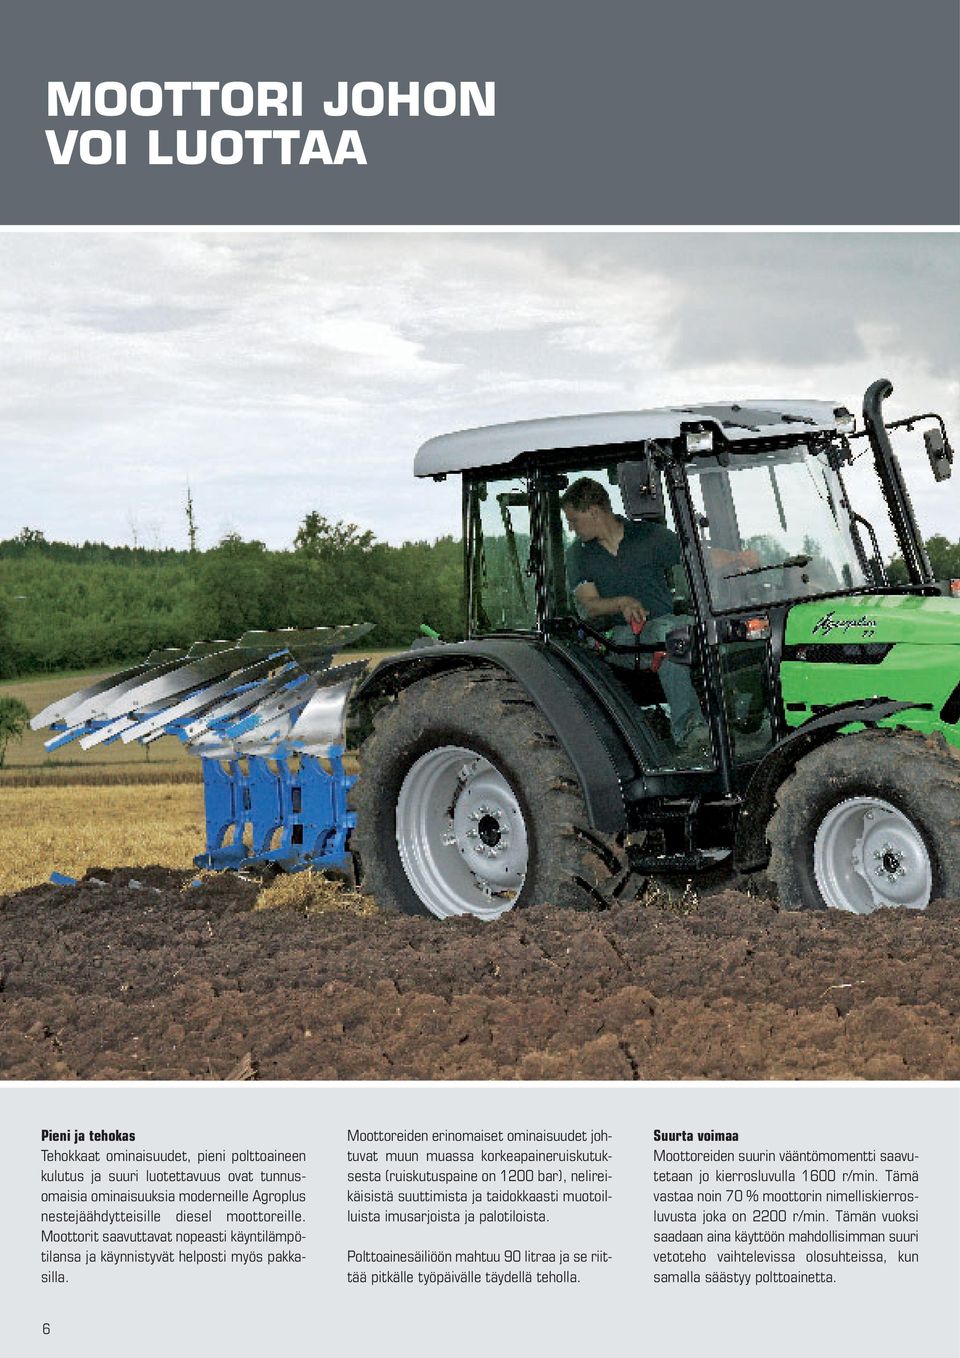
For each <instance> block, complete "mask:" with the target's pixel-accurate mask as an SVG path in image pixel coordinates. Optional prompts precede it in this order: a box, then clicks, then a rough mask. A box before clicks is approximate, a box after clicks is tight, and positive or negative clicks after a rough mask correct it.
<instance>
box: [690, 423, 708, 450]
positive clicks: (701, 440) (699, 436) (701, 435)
mask: <svg viewBox="0 0 960 1358" xmlns="http://www.w3.org/2000/svg"><path fill="white" fill-rule="evenodd" d="M712 449H713V431H712V430H710V429H690V430H688V431H687V452H688V453H709V452H711V451H712Z"/></svg>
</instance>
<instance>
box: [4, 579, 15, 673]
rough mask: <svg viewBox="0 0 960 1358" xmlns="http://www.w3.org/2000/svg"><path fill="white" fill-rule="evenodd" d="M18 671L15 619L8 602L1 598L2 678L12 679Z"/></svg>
mask: <svg viewBox="0 0 960 1358" xmlns="http://www.w3.org/2000/svg"><path fill="white" fill-rule="evenodd" d="M16 672H17V661H16V647H15V646H14V641H13V619H12V617H11V614H10V609H9V608H8V607H7V604H6V602H5V601H4V599H3V598H0V679H12V678H13V676H14V675H15V674H16Z"/></svg>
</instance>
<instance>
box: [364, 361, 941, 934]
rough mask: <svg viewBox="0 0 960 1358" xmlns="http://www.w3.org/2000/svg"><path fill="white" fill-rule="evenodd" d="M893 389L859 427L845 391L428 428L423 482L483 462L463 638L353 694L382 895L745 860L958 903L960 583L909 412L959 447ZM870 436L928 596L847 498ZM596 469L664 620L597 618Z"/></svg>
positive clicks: (661, 872)
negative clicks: (904, 439) (941, 535)
mask: <svg viewBox="0 0 960 1358" xmlns="http://www.w3.org/2000/svg"><path fill="white" fill-rule="evenodd" d="M891 391H892V387H891V385H890V383H889V382H887V381H884V380H881V381H878V382H875V383H874V384H873V385H872V386H871V387H870V389H869V390H868V392H867V393H866V396H865V398H864V404H863V421H864V428H863V429H862V430H861V431H858V430H857V428H856V421H855V419H854V417H853V416H852V415H851V414H850V413H849V411H847V410H846V409H845V408H843V407H838V406H835V405H833V404H831V403H827V402H817V401H799V402H748V401H744V402H742V403H740V404H732V405H729V406H727V405H709V406H690V407H672V408H668V409H661V410H650V411H640V412H631V413H624V414H607V415H584V416H573V417H565V418H556V419H546V420H539V421H527V422H521V423H515V424H508V425H500V426H493V427H490V428H485V429H472V430H467V431H465V432H461V433H455V434H449V435H445V436H442V437H439V438H435V439H431V440H430V441H429V442H428V443H426V444H425V445H424V446H423V447H422V448H421V449H420V451H419V453H418V455H417V459H416V464H415V473H416V475H418V476H421V477H433V478H434V479H436V480H442V479H444V478H446V477H447V476H450V475H454V474H459V475H461V476H462V479H463V537H464V550H465V569H466V609H467V622H468V628H467V635H468V640H466V641H463V642H458V643H453V644H444V643H442V642H440V641H439V639H434V638H427V639H425V640H424V642H423V643H422V644H420V645H418V646H416V647H414V648H413V649H412V650H410V651H409V652H407V653H405V654H403V655H398V656H394V657H392V658H390V659H388V660H386V661H385V662H383V663H381V664H380V665H379V666H378V668H377V669H376V670H375V671H374V672H373V673H372V675H370V676H369V677H368V678H367V679H365V680H364V681H363V682H362V684H361V685H360V687H359V688H358V690H357V691H356V692H355V693H354V695H353V698H352V705H351V711H352V716H353V721H354V723H355V724H358V725H359V726H360V727H361V729H362V730H363V731H364V732H366V739H365V740H364V742H363V744H362V748H361V751H360V761H361V768H360V777H359V781H358V783H357V786H356V788H355V789H354V793H353V796H354V806H355V811H356V828H355V830H354V832H353V837H352V845H353V847H354V849H355V850H356V851H358V853H359V858H360V861H361V863H362V885H363V889H364V890H365V891H368V892H370V893H372V894H373V895H374V896H375V897H376V899H377V900H378V901H379V902H380V903H381V904H384V905H390V906H395V907H398V908H399V909H401V910H405V911H415V912H429V913H432V914H434V915H437V916H439V917H448V916H474V917H477V918H480V919H485V920H490V919H494V918H496V917H498V916H500V915H502V914H503V913H504V912H506V911H508V910H511V909H513V908H516V907H520V906H523V907H526V906H531V905H538V904H546V903H550V904H555V905H574V906H585V907H591V906H609V905H611V904H612V903H614V902H616V901H617V900H623V899H630V898H632V897H634V896H636V895H637V894H638V892H639V891H640V890H641V889H642V888H643V885H644V883H645V881H646V880H647V879H648V878H649V877H651V876H654V877H655V876H666V877H676V876H677V875H678V874H679V875H682V876H683V877H687V878H690V879H692V880H693V881H694V882H696V879H697V876H698V874H701V873H705V872H709V873H710V874H711V876H714V877H715V876H716V873H717V870H718V869H719V868H721V867H722V866H723V865H727V866H729V867H730V868H731V869H733V870H736V871H738V872H742V873H751V872H760V871H763V870H765V871H766V873H767V875H768V876H769V877H770V878H771V879H772V880H773V882H774V883H775V884H776V887H777V889H778V892H779V897H780V901H781V904H782V905H783V906H785V907H787V908H813V909H822V908H833V909H839V910H847V911H851V912H854V913H857V914H867V913H870V912H871V911H873V910H876V909H877V908H879V907H883V906H902V907H907V908H910V909H915V910H916V909H923V908H925V907H926V906H927V905H928V904H929V902H930V901H931V900H933V899H935V898H936V897H938V896H949V897H958V898H960V835H958V826H960V757H958V749H960V725H958V723H960V599H957V598H954V597H951V584H950V583H947V584H946V585H942V584H938V583H937V582H936V581H935V580H934V578H933V573H932V571H931V567H930V562H929V560H928V557H927V553H926V550H925V547H924V543H923V540H922V538H921V536H920V532H919V530H918V528H917V524H916V521H915V518H914V514H913V510H912V506H911V503H910V498H909V495H908V492H907V488H906V485H905V482H904V478H903V474H902V471H901V467H900V464H899V461H898V459H897V457H896V455H895V454H894V451H893V447H892V444H891V440H890V436H889V432H888V429H893V428H895V427H897V426H907V427H909V428H911V429H912V428H913V427H915V426H917V425H921V424H922V425H926V426H927V428H926V432H925V434H924V440H925V445H926V451H927V454H928V457H929V460H930V464H931V468H932V470H933V474H934V476H935V477H936V479H937V480H938V481H939V480H943V479H946V478H947V477H948V476H949V475H950V472H951V464H952V457H953V454H952V450H951V448H950V444H949V442H948V440H947V433H946V429H945V427H944V424H943V421H942V419H941V418H940V417H939V416H937V415H922V416H916V417H911V418H910V419H909V420H900V421H896V422H895V423H892V424H891V425H890V426H886V425H885V423H884V420H883V415H882V410H881V407H882V403H883V401H884V400H885V399H886V397H887V396H889V394H890V393H891ZM858 440H866V443H858ZM863 452H870V453H872V460H873V467H874V470H875V473H876V477H877V480H878V482H879V487H880V489H881V491H882V493H883V499H884V501H885V504H886V509H887V511H888V513H889V517H890V521H891V525H892V529H893V532H894V534H895V536H896V541H897V544H898V547H899V552H900V555H901V556H902V560H903V563H904V566H905V569H906V573H907V576H908V583H906V584H899V585H895V584H892V583H891V581H890V580H889V578H888V574H887V570H886V568H885V566H884V562H883V559H882V557H881V552H880V548H879V545H878V539H877V535H876V532H875V530H874V527H873V526H872V525H871V523H870V522H868V520H867V519H866V518H865V517H863V515H861V514H860V513H858V512H857V510H856V509H855V508H854V506H853V504H852V503H851V500H850V496H849V495H848V490H847V484H846V479H848V473H849V468H850V466H851V464H852V462H853V461H854V459H855V458H857V457H859V456H860V454H861V453H863ZM586 483H589V485H590V486H591V487H592V488H595V487H596V486H598V485H599V486H602V487H603V488H604V492H605V495H606V497H607V503H608V505H609V512H610V513H611V514H612V515H613V517H614V518H615V519H616V521H617V522H618V523H619V524H620V525H621V526H622V527H621V529H620V530H618V532H620V533H621V534H626V533H628V532H629V535H630V536H629V541H631V542H633V541H634V539H636V540H637V541H638V542H639V544H640V548H641V549H642V547H643V543H644V542H648V543H650V544H654V545H656V544H659V547H658V548H657V552H655V553H654V559H655V565H656V568H657V570H658V571H659V572H660V576H661V580H660V585H659V586H658V588H660V589H662V590H665V591H667V593H666V595H665V598H666V602H665V603H661V605H660V606H659V608H658V612H659V613H660V614H661V615H662V614H663V613H665V612H667V611H668V612H669V622H668V623H667V624H666V625H664V618H663V616H660V617H659V618H658V619H657V624H658V625H657V626H656V627H650V628H647V627H645V626H644V625H643V623H644V619H643V617H642V611H641V613H640V615H639V616H634V617H633V618H632V619H629V618H628V614H629V613H630V612H631V609H630V608H626V609H625V611H624V612H623V615H622V616H618V615H617V614H616V613H615V612H611V611H607V612H606V613H601V612H600V611H598V608H597V607H594V608H592V609H591V608H590V607H589V606H585V602H584V591H583V590H582V589H579V590H578V589H576V588H575V585H576V581H575V579H574V578H573V576H572V574H571V561H572V560H575V559H576V552H577V550H578V539H577V538H576V536H575V535H574V533H573V532H572V531H571V523H573V524H574V525H575V524H576V515H575V513H574V514H571V513H570V512H569V508H570V502H571V497H573V500H574V502H575V494H574V492H573V491H572V490H571V488H572V487H574V488H575V487H577V486H578V485H580V486H582V485H583V484H586ZM590 493H591V494H592V495H593V496H594V497H598V492H597V491H596V489H591V491H590ZM599 498H600V499H601V500H602V499H603V496H602V495H601V496H599ZM565 510H566V511H567V512H566V513H565ZM600 512H601V513H605V512H606V511H605V510H602V509H601V511H600ZM631 525H646V527H647V529H648V530H649V532H648V536H647V537H646V538H644V536H643V534H642V533H639V535H638V534H637V533H636V532H634V529H633V528H632V527H631ZM627 540H628V538H627V537H624V538H623V541H627ZM664 544H672V550H668V551H667V552H666V554H664V553H663V551H661V550H660V548H662V547H663V545H664ZM580 545H581V548H582V545H583V544H582V543H581V544H580ZM604 550H605V549H604ZM620 550H621V551H623V550H624V549H623V548H622V547H621V548H620ZM657 553H659V554H657ZM614 555H615V553H614ZM641 555H642V550H641ZM594 561H595V562H598V561H599V558H597V557H596V551H594ZM591 569H593V570H594V573H595V574H596V573H598V572H600V571H602V569H603V567H602V565H596V566H595V568H591ZM573 574H576V571H574V573H573ZM588 574H589V571H588ZM647 579H648V580H649V576H648V577H647ZM958 587H960V582H954V584H953V586H952V588H953V589H957V588H958ZM593 593H594V594H595V593H596V591H593ZM615 602H616V601H614V603H615ZM591 603H593V604H594V605H596V600H591V599H587V600H586V605H590V604H591ZM610 607H611V609H612V608H613V607H614V605H613V604H612V605H611V606H610ZM643 611H648V610H643ZM633 612H634V613H636V612H637V610H635V609H634V610H633ZM628 621H632V626H627V625H626V624H627V622H628ZM671 667H673V668H672V669H671ZM668 679H669V681H670V682H668ZM684 685H685V688H684ZM678 693H680V694H681V696H682V694H683V693H686V694H687V695H688V696H687V698H686V699H684V701H685V702H686V704H687V706H688V707H691V708H692V709H693V710H694V712H695V715H696V717H697V721H696V722H695V729H696V732H697V738H695V739H693V740H689V739H688V740H683V739H680V738H679V736H678V733H677V730H676V728H675V724H672V723H671V715H672V713H671V708H672V707H673V706H674V705H675V704H676V703H678V702H679V700H678V699H677V694H678Z"/></svg>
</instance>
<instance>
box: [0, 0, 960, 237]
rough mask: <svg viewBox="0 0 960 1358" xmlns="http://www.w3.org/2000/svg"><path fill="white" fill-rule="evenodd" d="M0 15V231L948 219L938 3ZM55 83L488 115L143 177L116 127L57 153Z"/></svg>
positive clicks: (614, 1)
mask: <svg viewBox="0 0 960 1358" xmlns="http://www.w3.org/2000/svg"><path fill="white" fill-rule="evenodd" d="M4 26H5V33H4V42H3V55H2V57H0V60H2V63H3V81H2V82H0V166H2V170H3V197H4V208H3V212H2V219H3V221H5V222H6V223H8V224H40V223H45V224H67V223H73V224H87V225H90V224H92V225H96V224H105V223H116V224H121V225H126V224H129V225H134V224H158V225H161V224H179V223H190V224H197V225H201V224H229V223H238V224H248V225H268V224H289V225H297V224H303V225H307V224H310V225H334V224H361V223H363V224H398V225H413V224H426V223H441V224H451V225H485V224H494V223H504V224H517V225H523V224H548V225H553V224H570V225H600V224H610V225H615V224H637V225H639V224H654V225H664V224H677V223H685V224H731V225H736V224H758V225H761V224H776V223H793V224H797V225H806V224H817V223H834V224H866V223H872V222H878V223H885V224H889V225H908V224H924V223H926V224H952V223H956V222H957V221H958V220H960V118H958V91H957V72H956V58H957V51H958V36H960V7H958V6H957V5H956V2H955V0H914V3H913V4H911V5H909V6H905V5H903V4H900V3H897V0H841V2H840V3H837V0H807V3H805V4H804V5H802V6H798V5H796V4H789V5H788V4H785V3H782V0H781V3H776V0H774V3H771V0H727V2H726V3H725V4H722V5H718V4H715V3H712V0H677V3H674V4H672V5H669V6H667V5H653V4H649V3H647V4H635V5H633V6H625V5H623V3H622V0H594V3H592V4H589V5H584V4H583V3H581V0H575V2H573V0H527V3H524V4H517V3H516V0H484V3H483V4H482V5H480V4H473V5H468V4H464V3H457V4H452V3H450V0H404V3H402V4H397V3H388V2H387V0H361V2H360V3H354V4H352V5H349V6H347V5H332V4H317V3H307V0H277V2H276V3H275V4H273V5H271V6H270V7H269V8H268V7H265V6H263V5H262V4H259V3H257V0H232V3H230V4H226V3H207V4H204V5H198V4H196V2H195V0H165V3H164V4H163V5H162V6H158V5H155V4H147V3H143V0H84V3H83V4H82V5H78V4H75V3H68V2H67V0H49V2H48V3H45V4H37V5H27V4H26V3H24V0H18V3H17V5H16V9H15V10H13V11H12V12H11V11H10V10H9V9H8V11H7V13H6V15H5V25H4ZM50 79H54V80H58V79H62V80H68V81H73V80H77V79H90V80H93V81H96V80H107V79H119V80H122V81H126V82H131V83H132V82H133V81H136V80H143V79H156V80H161V81H162V80H164V79H169V80H172V79H211V80H220V81H226V80H231V79H239V80H250V81H255V80H257V79H273V80H288V81H289V80H302V81H304V83H305V89H304V103H305V107H304V113H303V118H302V119H301V120H293V119H288V120H286V125H291V126H295V125H297V124H298V122H299V124H300V125H301V126H302V127H303V128H304V129H307V128H310V127H326V128H327V129H333V130H334V131H336V129H337V128H338V126H339V127H346V126H350V125H351V124H353V123H354V120H353V119H349V120H348V119H344V120H342V121H340V122H338V120H332V119H329V118H325V117H324V115H323V112H322V108H321V103H322V100H323V98H325V97H328V96H332V94H333V93H334V86H335V84H336V82H337V81H338V80H348V81H359V80H376V81H381V82H387V81H389V80H398V81H402V82H406V81H409V80H419V81H423V82H426V81H429V80H435V79H441V80H450V81H454V82H456V81H460V80H478V81H484V80H495V81H496V83H497V115H496V117H495V118H493V119H491V118H472V119H462V118H449V119H444V118H427V117H421V118H419V119H416V120H410V119H406V118H397V119H387V118H379V119H374V118H367V119H358V120H355V125H356V126H357V127H358V129H359V130H360V132H361V137H362V141H363V145H364V149H365V151H366V155H367V160H368V164H367V165H366V166H364V167H361V166H357V165H344V166H340V167H334V166H329V167H324V166H319V165H313V166H306V167H302V168H301V167H289V168H285V167H282V166H279V165H265V166H263V167H261V168H257V167H254V166H252V165H249V164H244V165H240V166H236V167H222V166H213V165H209V164H208V165H206V166H204V167H202V168H198V167H187V166H175V167H169V168H168V167H160V166H154V167H148V166H147V165H146V164H145V163H144V162H145V144H146V126H147V125H148V124H147V120H145V119H136V118H133V119H130V120H129V122H128V126H129V129H130V137H129V142H130V156H129V161H130V163H129V164H128V165H126V166H125V167H118V166H112V165H111V166H102V167H85V166H71V167H67V168H57V167H55V166H54V165H53V164H52V163H51V160H50V157H49V154H48V151H47V147H46V140H45V136H44V132H45V129H46V127H47V126H49V125H50V123H49V120H48V118H47V112H46V82H47V81H48V80H50ZM63 121H64V120H62V119H61V120H60V122H63ZM85 125H87V126H95V125H96V120H93V119H91V120H90V123H89V124H85ZM113 125H123V120H116V121H115V122H114V124H113ZM150 125H152V124H150ZM157 125H158V126H160V125H161V124H159V123H158V124H157ZM221 125H230V126H233V125H239V124H234V123H227V122H226V121H224V123H222V124H221V122H220V121H219V120H218V119H217V120H211V121H210V123H209V124H208V126H210V127H211V129H214V128H216V127H219V126H221ZM276 125H278V126H279V125H282V124H276ZM167 126H168V129H169V124H168V125H167ZM250 126H256V124H255V123H251V124H250ZM334 141H336V137H334ZM141 151H142V152H143V154H141Z"/></svg>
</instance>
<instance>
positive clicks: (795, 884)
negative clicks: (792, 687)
mask: <svg viewBox="0 0 960 1358" xmlns="http://www.w3.org/2000/svg"><path fill="white" fill-rule="evenodd" d="M958 823H960V758H958V756H957V755H956V754H954V753H953V752H952V751H951V749H950V747H949V746H948V745H947V744H946V742H945V741H944V739H943V737H942V736H931V737H927V736H923V735H920V734H919V733H918V732H914V731H902V730H901V731H892V730H891V731H887V730H875V731H860V732H858V733H856V734H855V735H849V736H839V737H837V739H835V740H832V741H830V743H829V744H827V745H823V746H821V747H820V748H819V749H817V750H814V751H813V752H812V753H810V754H808V755H807V756H806V758H804V759H801V760H800V762H799V763H798V764H797V767H796V769H795V771H794V772H793V774H792V775H791V776H790V777H789V778H787V779H786V781H785V782H784V783H783V785H782V786H781V788H780V790H779V792H778V793H777V809H776V811H775V812H774V814H773V816H772V817H771V820H770V824H769V827H768V830H767V838H768V840H769V843H770V850H771V856H770V867H769V869H768V871H769V875H770V877H771V878H772V879H773V881H774V882H775V883H776V884H777V889H778V892H779V897H780V904H781V905H782V906H783V907H784V908H785V909H788V910H804V909H806V910H823V909H835V910H847V911H850V912H851V913H853V914H858V915H866V914H871V913H872V912H873V911H874V910H878V909H880V908H881V907H883V906H890V907H896V906H902V907H905V908H907V909H911V910H923V909H925V908H926V907H927V906H928V905H929V904H930V902H931V901H932V900H935V899H936V898H937V897H938V896H947V897H950V898H960V840H958V836H957V825H958Z"/></svg>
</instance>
